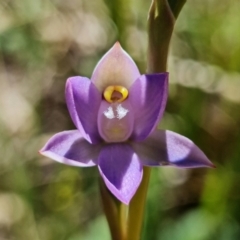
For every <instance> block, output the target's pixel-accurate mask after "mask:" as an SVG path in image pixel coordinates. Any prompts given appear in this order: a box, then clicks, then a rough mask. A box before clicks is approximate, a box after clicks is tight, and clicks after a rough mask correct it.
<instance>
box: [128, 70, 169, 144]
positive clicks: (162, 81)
mask: <svg viewBox="0 0 240 240" xmlns="http://www.w3.org/2000/svg"><path fill="white" fill-rule="evenodd" d="M167 96H168V73H157V74H149V75H142V76H141V77H140V78H138V79H137V80H136V81H135V82H134V84H133V85H132V86H131V88H130V91H129V101H130V103H131V105H132V107H133V109H134V110H135V112H134V116H135V123H134V130H133V135H132V138H133V139H134V140H136V141H142V140H144V139H145V138H146V137H147V136H148V135H149V134H150V133H151V132H152V131H153V130H154V129H155V127H156V126H157V124H158V122H159V120H160V119H161V118H162V115H163V113H164V110H165V106H166V102H167Z"/></svg>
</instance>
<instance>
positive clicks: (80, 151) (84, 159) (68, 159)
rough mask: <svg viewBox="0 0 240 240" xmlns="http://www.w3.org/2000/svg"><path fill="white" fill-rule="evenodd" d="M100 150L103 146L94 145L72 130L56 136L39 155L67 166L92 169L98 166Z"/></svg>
mask: <svg viewBox="0 0 240 240" xmlns="http://www.w3.org/2000/svg"><path fill="white" fill-rule="evenodd" d="M100 150H101V145H92V144H90V143H89V142H87V141H86V140H85V139H84V138H83V137H82V136H81V133H80V132H79V131H78V130H71V131H64V132H60V133H57V134H55V135H54V136H53V137H51V138H50V139H49V140H48V142H47V143H46V145H45V146H44V147H43V148H42V149H41V150H40V151H39V153H41V154H42V155H44V156H46V157H49V158H51V159H53V160H55V161H58V162H60V163H64V164H67V165H72V166H79V167H91V166H94V165H96V160H97V158H98V154H99V152H100Z"/></svg>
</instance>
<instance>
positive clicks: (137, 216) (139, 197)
mask: <svg viewBox="0 0 240 240" xmlns="http://www.w3.org/2000/svg"><path fill="white" fill-rule="evenodd" d="M150 173H151V169H150V168H148V167H144V169H143V179H142V182H141V184H140V186H139V188H138V190H137V192H136V194H135V195H134V197H133V199H132V200H131V203H130V205H129V214H128V229H127V240H139V239H140V236H141V229H142V225H143V216H144V206H145V202H146V196H147V189H148V182H149V178H150Z"/></svg>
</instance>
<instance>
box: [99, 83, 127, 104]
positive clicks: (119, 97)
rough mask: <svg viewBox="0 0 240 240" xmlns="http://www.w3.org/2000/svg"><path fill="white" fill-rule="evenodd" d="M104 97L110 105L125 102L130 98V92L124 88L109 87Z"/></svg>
mask: <svg viewBox="0 0 240 240" xmlns="http://www.w3.org/2000/svg"><path fill="white" fill-rule="evenodd" d="M103 96H104V98H105V100H106V101H107V102H109V103H113V102H123V101H124V100H125V99H126V98H127V97H128V90H127V89H126V88H125V87H123V86H118V85H116V86H108V87H107V88H106V89H105V90H104V92H103Z"/></svg>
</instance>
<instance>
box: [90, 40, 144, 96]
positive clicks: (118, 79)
mask: <svg viewBox="0 0 240 240" xmlns="http://www.w3.org/2000/svg"><path fill="white" fill-rule="evenodd" d="M139 76H140V73H139V71H138V68H137V66H136V64H135V63H134V61H133V60H132V58H131V57H130V56H129V55H128V54H127V53H126V52H125V51H124V50H123V49H122V47H121V45H120V44H119V43H118V42H117V43H115V45H114V46H113V47H112V48H111V49H110V50H109V51H108V52H107V53H106V54H105V55H104V56H103V57H102V59H101V60H100V61H99V63H98V65H97V66H96V68H95V69H94V72H93V74H92V77H91V80H92V81H93V82H94V84H95V85H96V86H97V88H98V89H99V90H100V91H101V92H103V91H104V89H105V88H106V87H108V86H110V85H121V86H124V87H126V88H129V87H130V86H131V85H132V83H133V82H134V81H135V80H136V79H137V78H138V77H139Z"/></svg>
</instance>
